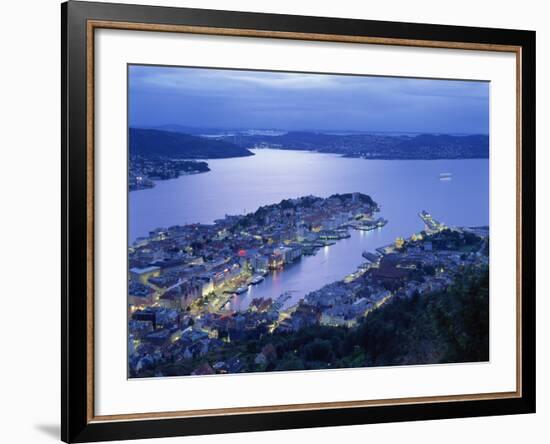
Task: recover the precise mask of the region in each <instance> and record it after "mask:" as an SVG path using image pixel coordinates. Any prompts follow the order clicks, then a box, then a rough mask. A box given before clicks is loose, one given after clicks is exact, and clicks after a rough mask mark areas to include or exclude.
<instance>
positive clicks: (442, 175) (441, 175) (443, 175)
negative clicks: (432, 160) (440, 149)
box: [439, 173, 453, 180]
mask: <svg viewBox="0 0 550 444" xmlns="http://www.w3.org/2000/svg"><path fill="white" fill-rule="evenodd" d="M452 178H453V173H439V180H451V179H452Z"/></svg>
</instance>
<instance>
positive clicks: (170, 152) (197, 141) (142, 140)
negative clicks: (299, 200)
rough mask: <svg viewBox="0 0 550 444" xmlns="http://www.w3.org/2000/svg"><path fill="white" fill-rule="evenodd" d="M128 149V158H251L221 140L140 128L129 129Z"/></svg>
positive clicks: (244, 149)
mask: <svg viewBox="0 0 550 444" xmlns="http://www.w3.org/2000/svg"><path fill="white" fill-rule="evenodd" d="M129 149H130V155H131V156H144V157H167V158H172V159H223V158H228V157H246V156H253V155H254V153H252V152H250V151H249V150H248V149H246V148H244V147H241V146H237V145H234V144H232V143H230V142H228V141H225V140H219V139H212V138H204V137H197V136H192V135H189V134H184V133H180V132H174V131H162V130H156V129H143V128H130V131H129Z"/></svg>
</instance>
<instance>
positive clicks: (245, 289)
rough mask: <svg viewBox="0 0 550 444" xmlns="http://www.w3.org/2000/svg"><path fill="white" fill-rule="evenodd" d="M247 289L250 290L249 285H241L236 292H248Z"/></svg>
mask: <svg viewBox="0 0 550 444" xmlns="http://www.w3.org/2000/svg"><path fill="white" fill-rule="evenodd" d="M247 291H248V287H239V288H237V289H236V290H235V293H237V294H243V293H246V292H247Z"/></svg>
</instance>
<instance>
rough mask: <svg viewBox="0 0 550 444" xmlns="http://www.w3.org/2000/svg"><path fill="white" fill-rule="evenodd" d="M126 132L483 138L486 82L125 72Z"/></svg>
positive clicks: (197, 71) (185, 71)
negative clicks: (177, 128)
mask: <svg viewBox="0 0 550 444" xmlns="http://www.w3.org/2000/svg"><path fill="white" fill-rule="evenodd" d="M129 107H130V108H129V120H130V126H133V127H154V126H161V125H168V124H177V125H185V126H190V127H199V128H224V129H281V130H317V131H346V130H350V131H389V132H431V133H468V134H480V133H482V134H488V132H489V83H488V82H474V81H456V80H453V81H448V80H426V79H411V78H391V77H368V76H345V75H326V74H297V73H279V72H277V73H274V72H262V71H239V70H222V69H203V68H181V67H158V66H130V68H129Z"/></svg>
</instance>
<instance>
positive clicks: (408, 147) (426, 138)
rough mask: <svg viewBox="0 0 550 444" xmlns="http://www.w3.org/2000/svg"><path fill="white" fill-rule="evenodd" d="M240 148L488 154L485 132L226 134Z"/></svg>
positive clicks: (405, 155)
mask: <svg viewBox="0 0 550 444" xmlns="http://www.w3.org/2000/svg"><path fill="white" fill-rule="evenodd" d="M219 140H227V141H231V142H232V143H234V144H235V145H239V146H241V147H244V148H270V147H271V148H278V149H289V150H305V151H318V152H324V153H335V154H341V155H343V156H346V157H364V158H371V159H485V158H488V157H489V136H488V135H483V134H480V135H464V136H462V135H461V136H458V135H447V134H419V135H415V136H410V135H409V136H407V135H400V136H396V135H381V134H348V135H342V134H324V133H318V132H307V131H292V132H288V133H286V134H282V135H278V136H269V137H266V136H257V135H253V136H247V135H238V136H227V137H221V138H219Z"/></svg>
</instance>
